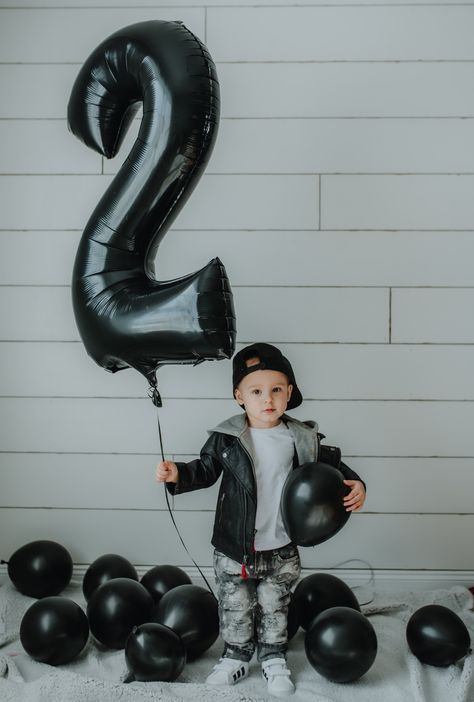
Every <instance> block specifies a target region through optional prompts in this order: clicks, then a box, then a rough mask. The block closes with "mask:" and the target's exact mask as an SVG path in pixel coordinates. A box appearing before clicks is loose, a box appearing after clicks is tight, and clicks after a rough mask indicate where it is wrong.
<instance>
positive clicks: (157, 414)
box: [155, 405, 215, 597]
mask: <svg viewBox="0 0 474 702" xmlns="http://www.w3.org/2000/svg"><path fill="white" fill-rule="evenodd" d="M155 406H156V405H155ZM156 420H157V424H158V437H159V440H160V451H161V458H162V460H163V461H164V460H165V454H164V451H163V437H162V434H161V425H160V415H159V412H158V407H156ZM163 487H164V490H165V498H166V505H167V507H168V512H169V515H170V517H171V521H172V522H173V526H174V528H175V530H176V533H177V534H178V537H179V540H180V541H181V543H182V544H183V547H184V550H185V551H186V553H187V554H188V556H189V558H190V559H191V560H192V562H193V563H194V565H195V566H196V568H197V569H198V571H199V573H200V575H201V577H202V579H203V580H204V582H205V583H206V585H207V587H208V589H209V592H210V593H211V595H214V591H213V589H212V587H211V586H210V585H209V583H208V581H207V578H206V576H205V575H204V573H203V572H202V570H201V569H200V567H199V566H198V564H197V563H196V561H195V560H194V558H193V557H192V556H191V554H190V553H189V551H188V549H187V547H186V544H185V543H184V541H183V538H182V536H181V534H180V533H179V529H178V526H177V524H176V522H175V519H174V516H173V512H172V511H171V507H170V503H169V499H168V490H167V489H166V483H163ZM214 597H215V595H214Z"/></svg>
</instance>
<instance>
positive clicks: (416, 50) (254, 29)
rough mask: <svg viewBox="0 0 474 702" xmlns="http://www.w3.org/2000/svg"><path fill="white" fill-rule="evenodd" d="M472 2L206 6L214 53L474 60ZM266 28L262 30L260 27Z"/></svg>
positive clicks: (245, 57) (232, 57)
mask: <svg viewBox="0 0 474 702" xmlns="http://www.w3.org/2000/svg"><path fill="white" fill-rule="evenodd" d="M473 21H474V8H473V7H470V6H463V7H460V6H454V7H453V6H451V7H450V6H449V5H448V4H446V3H445V4H443V5H440V6H439V7H436V6H430V7H422V6H413V5H407V6H405V7H370V6H363V5H360V6H358V7H347V6H341V5H335V6H331V4H329V5H328V6H326V7H281V8H276V7H272V8H263V7H252V8H241V7H232V8H230V7H225V8H224V7H222V8H212V9H211V8H210V9H209V11H208V19H207V37H208V45H209V47H210V49H211V51H212V52H213V55H214V58H215V60H217V61H397V60H404V61H419V60H471V59H472V58H473V56H474V55H473V48H472V41H471V32H470V27H471V26H472V23H473ZM263 27H264V28H265V31H262V28H263Z"/></svg>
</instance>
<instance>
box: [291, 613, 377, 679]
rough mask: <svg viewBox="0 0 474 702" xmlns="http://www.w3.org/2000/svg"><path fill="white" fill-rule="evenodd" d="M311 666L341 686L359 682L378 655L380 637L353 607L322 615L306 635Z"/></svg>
mask: <svg viewBox="0 0 474 702" xmlns="http://www.w3.org/2000/svg"><path fill="white" fill-rule="evenodd" d="M305 651H306V655H307V657H308V660H309V662H310V663H311V665H312V666H313V668H314V669H315V670H317V672H318V673H320V675H322V676H323V677H325V678H327V679H328V680H332V681H333V682H337V683H346V682H352V681H354V680H358V678H360V677H362V675H364V674H365V673H366V672H367V671H368V670H369V668H370V667H371V666H372V664H373V662H374V660H375V657H376V655H377V636H376V634H375V631H374V628H373V626H372V624H371V623H370V622H369V620H368V619H367V618H366V617H364V615H363V614H361V613H360V612H356V611H355V610H354V609H350V608H349V607H333V608H331V609H326V610H325V611H324V612H322V613H321V614H320V615H319V616H318V617H317V618H316V619H315V620H314V622H313V624H312V626H311V628H310V629H308V631H307V632H306V635H305Z"/></svg>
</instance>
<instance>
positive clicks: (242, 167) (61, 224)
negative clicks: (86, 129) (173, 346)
mask: <svg viewBox="0 0 474 702" xmlns="http://www.w3.org/2000/svg"><path fill="white" fill-rule="evenodd" d="M44 5H45V3H43V2H42V0H21V2H20V1H18V2H17V3H16V4H15V3H12V2H11V0H10V1H8V0H2V1H1V2H0V94H1V95H2V96H3V99H2V101H1V102H0V148H1V159H0V169H1V175H0V184H1V187H0V242H1V250H2V252H3V255H2V256H1V258H0V311H1V319H2V324H1V325H0V368H1V369H2V372H1V379H0V434H1V451H2V453H1V456H0V458H1V461H0V557H3V558H8V556H9V555H10V554H11V553H12V552H13V550H15V549H16V548H17V547H19V546H20V545H22V544H23V543H25V542H27V541H30V540H33V539H35V538H50V539H54V540H58V541H60V542H62V543H64V544H65V545H66V546H67V547H68V548H69V549H70V551H71V553H72V556H73V559H74V561H75V563H76V564H77V565H78V566H79V567H80V566H81V564H82V565H85V564H87V563H90V562H91V561H92V560H93V559H94V558H96V557H97V556H99V555H101V554H102V553H104V552H110V551H114V552H117V553H121V554H122V555H124V556H126V557H128V558H130V559H131V560H132V561H133V562H134V563H136V564H137V565H139V566H145V565H147V564H154V563H160V562H172V563H175V564H178V565H182V566H184V567H187V566H188V564H189V561H188V558H187V556H186V554H185V553H184V551H183V549H182V547H181V546H180V544H179V541H178V538H177V537H176V535H175V533H174V531H173V529H172V527H171V525H170V519H169V515H168V514H167V512H166V504H165V501H164V496H163V492H162V487H161V486H158V485H156V484H155V483H154V477H153V476H154V464H155V462H156V457H157V453H158V440H157V432H156V417H155V412H154V408H153V407H152V405H151V403H150V401H149V400H148V399H147V398H146V388H145V386H144V382H143V380H142V378H141V376H139V375H138V373H136V372H135V371H124V372H121V373H118V374H116V375H110V374H107V373H106V372H105V371H103V370H102V369H101V368H99V367H97V366H95V364H94V363H93V362H92V361H91V360H90V359H89V358H88V357H87V356H86V354H85V351H84V349H83V347H82V344H81V342H80V340H79V337H78V333H77V330H76V328H75V323H74V318H73V314H72V307H71V300H70V289H69V282H70V278H71V271H72V265H73V260H74V255H75V250H76V247H77V243H78V241H79V237H80V233H81V230H82V228H83V226H84V224H85V222H86V221H87V219H88V216H89V214H90V212H91V211H92V209H93V207H94V206H95V204H96V202H97V200H98V199H99V197H100V195H101V194H102V193H103V192H104V190H105V188H106V187H107V186H108V184H109V183H110V182H111V180H112V179H113V177H114V174H115V173H116V172H117V170H118V168H119V166H120V163H121V161H122V160H123V159H124V158H125V156H126V154H127V150H128V149H129V148H130V145H131V143H132V141H133V138H134V136H135V135H136V131H137V127H138V122H136V123H135V124H134V125H133V127H132V130H131V133H130V136H129V138H128V139H127V141H126V142H125V144H124V146H123V149H122V153H121V154H120V155H119V156H118V157H117V159H116V160H115V161H113V162H110V163H109V162H105V160H104V159H101V158H100V157H99V156H98V155H96V154H94V153H92V152H89V151H88V150H87V149H86V147H84V146H83V145H82V144H80V143H79V142H78V141H77V140H76V139H75V138H74V137H72V136H71V135H70V134H69V133H68V131H67V125H66V120H65V113H66V106H67V101H68V97H69V92H70V89H71V87H72V83H73V80H74V78H75V76H76V74H77V72H78V70H79V68H80V65H81V64H82V62H83V61H84V60H85V58H86V57H87V56H88V54H89V53H90V51H91V50H92V49H94V48H95V46H96V45H97V44H98V43H99V42H100V41H101V40H102V39H104V38H105V37H106V36H108V34H110V33H112V32H113V31H115V30H116V29H118V28H120V27H122V26H125V25H127V24H130V23H132V22H135V21H141V20H144V19H153V18H159V19H169V20H172V19H179V20H182V21H184V22H185V23H186V24H187V26H188V27H189V28H190V29H192V30H193V31H194V32H195V33H196V34H197V35H198V36H200V37H201V38H202V39H203V40H204V41H205V42H206V43H207V46H208V48H209V50H210V52H211V55H212V56H213V58H214V60H215V62H216V65H217V71H218V75H219V79H220V84H221V93H222V119H221V125H220V131H219V137H218V141H217V145H216V148H215V151H214V154H213V156H212V159H211V161H210V164H209V167H208V169H207V171H206V174H205V175H204V177H203V178H202V180H201V182H200V184H199V185H198V187H197V189H196V191H195V193H194V195H193V196H192V198H191V200H190V201H189V203H188V205H187V206H186V208H185V209H184V210H183V212H182V213H181V215H180V216H179V219H178V220H177V221H176V224H175V227H174V229H173V231H171V232H169V233H168V235H167V237H166V238H165V241H164V242H163V244H162V246H161V248H160V252H159V256H158V260H157V273H158V277H159V278H161V279H169V278H173V277H175V276H180V275H183V274H185V273H187V272H190V271H192V270H196V269H198V268H199V267H200V266H202V265H204V264H205V263H206V262H207V261H208V260H209V259H210V258H212V257H214V256H216V255H218V256H219V257H220V258H221V259H222V260H223V261H224V263H225V265H226V268H227V271H228V274H229V277H230V280H231V283H232V286H233V291H234V295H235V304H236V312H237V317H238V343H239V344H243V343H248V342H250V341H254V340H267V341H271V342H275V343H278V344H280V345H281V348H282V349H283V351H284V352H285V353H287V354H288V355H289V356H290V358H291V359H292V361H293V363H294V367H295V369H296V373H297V377H298V381H299V384H300V386H301V388H302V390H303V393H304V396H305V398H306V401H305V403H304V405H303V407H301V408H299V409H298V410H297V411H296V412H295V415H296V416H298V417H300V418H314V419H317V421H318V422H319V424H320V428H321V430H322V431H323V432H324V433H325V434H326V435H327V437H328V441H329V442H332V443H335V444H338V445H340V446H341V447H342V449H343V453H344V455H345V457H346V461H347V462H348V463H349V464H350V465H352V466H353V467H354V468H355V469H356V470H358V471H359V472H360V473H361V475H363V476H364V477H365V478H366V480H367V483H368V498H367V502H366V507H365V510H364V512H363V513H360V514H357V515H354V516H353V517H351V520H350V521H349V524H348V526H347V527H346V528H345V529H344V530H343V531H342V532H341V533H340V534H338V535H337V537H335V538H334V539H332V540H331V541H330V542H327V543H326V544H324V545H322V546H321V547H319V548H317V549H302V556H303V563H304V565H305V566H306V567H307V568H320V567H325V568H328V567H331V566H332V565H333V564H335V563H337V562H339V561H342V560H344V559H347V558H362V559H365V560H366V561H368V562H370V563H371V564H372V565H373V567H374V568H376V569H377V571H378V572H379V573H381V574H382V573H383V574H384V576H385V577H390V574H392V577H393V578H397V577H398V578H399V579H400V578H402V579H403V577H411V578H412V579H415V580H416V578H417V577H419V578H421V577H422V571H428V576H426V574H425V579H426V577H428V579H429V578H430V577H431V578H432V580H433V581H434V580H436V578H438V579H439V578H442V577H444V578H445V579H446V581H455V580H458V581H463V582H464V581H465V582H468V581H469V579H470V577H471V575H473V577H474V573H473V570H474V569H473V563H472V557H471V553H472V549H471V538H470V535H471V533H472V529H473V527H474V512H473V507H472V500H471V498H470V495H471V493H472V491H473V488H474V463H473V461H474V438H473V432H472V426H473V423H474V402H473V401H474V375H473V373H472V360H473V351H474V349H473V345H474V323H473V316H472V308H473V303H474V286H473V273H472V261H473V259H474V204H473V203H474V198H473V192H474V148H473V144H474V91H473V90H472V89H471V86H472V85H473V84H474V44H473V42H472V35H473V30H474V5H473V4H472V3H469V2H467V3H466V2H464V3H462V4H461V3H460V4H456V3H450V2H445V3H440V2H438V3H429V2H418V3H413V4H407V3H405V2H393V1H392V2H390V3H389V2H383V1H380V2H370V0H369V1H368V2H364V4H359V3H357V2H350V1H348V0H346V1H345V2H344V3H341V4H337V3H331V4H328V3H324V2H322V1H321V2H318V1H317V0H316V1H311V2H310V1H309V0H302V1H300V2H299V3H298V6H296V5H293V4H292V3H290V2H285V0H272V1H271V2H270V0H268V1H267V0H261V1H258V0H252V1H251V2H250V0H249V1H248V2H240V3H237V4H236V3H232V2H231V1H230V0H229V1H227V0H219V1H217V0H208V1H207V2H206V0H202V2H199V1H198V0H183V1H182V3H180V2H175V3H169V2H168V3H167V4H165V3H163V2H160V1H159V0H156V1H155V2H151V0H149V1H148V2H147V1H146V0H145V1H143V2H140V8H137V9H135V8H134V7H133V3H132V2H131V1H129V2H128V3H127V2H124V0H121V1H120V2H113V0H103V1H102V2H101V3H100V5H101V7H100V8H95V7H94V6H93V3H92V2H88V1H87V0H74V2H72V0H48V3H47V5H48V7H45V6H44ZM230 372H231V369H230V362H229V361H222V362H219V363H207V364H203V365H201V366H198V367H197V368H190V367H181V368H177V367H167V368H164V369H163V370H162V371H160V376H159V380H160V383H161V388H162V392H163V395H164V407H163V409H162V410H161V412H160V417H161V421H162V425H163V435H164V441H165V450H166V453H167V455H170V456H175V457H180V458H182V457H184V458H187V457H192V456H195V455H196V454H197V452H198V451H199V448H200V446H201V445H202V443H203V442H204V440H205V438H206V429H207V428H208V427H211V426H212V425H213V424H214V423H215V422H217V421H218V420H220V419H222V418H224V417H225V416H227V415H229V414H232V413H233V412H234V411H236V410H237V409H238V408H237V406H236V405H235V404H234V403H233V401H232V400H231V399H230V390H231V388H230ZM215 496H216V488H212V489H210V490H208V491H202V492H196V493H194V494H190V495H185V496H182V497H180V498H179V499H178V498H177V499H176V500H175V503H174V509H175V512H176V518H177V521H178V523H179V526H180V529H181V530H182V533H183V537H184V539H185V541H186V543H187V544H188V546H189V548H190V550H191V552H192V554H193V556H194V557H195V559H196V560H197V561H198V563H199V564H201V565H203V566H209V565H210V563H211V547H210V544H209V536H210V529H211V524H212V519H213V507H214V501H215ZM430 574H431V575H430ZM426 582H428V580H426Z"/></svg>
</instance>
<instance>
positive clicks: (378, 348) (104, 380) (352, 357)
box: [0, 341, 474, 400]
mask: <svg viewBox="0 0 474 702" xmlns="http://www.w3.org/2000/svg"><path fill="white" fill-rule="evenodd" d="M242 346H243V345H242V344H240V343H239V344H238V345H237V349H236V350H239V349H240V348H242ZM279 347H280V348H281V350H282V351H283V353H284V354H285V355H286V356H287V357H288V358H290V359H291V362H292V365H293V368H294V369H295V373H296V377H297V379H298V383H299V385H300V387H301V391H302V392H303V395H304V397H305V399H306V400H318V399H319V400H359V399H361V398H364V399H366V400H474V375H473V373H472V372H471V367H472V347H471V346H470V345H449V344H447V345H445V344H440V345H426V344H421V345H412V344H407V345H405V344H403V345H396V344H348V345H347V344H295V343H292V344H279ZM0 367H1V368H3V373H2V374H1V376H0V395H3V396H19V397H22V396H23V397H31V396H37V397H91V398H93V397H128V398H140V397H144V396H145V394H146V383H145V381H144V379H143V377H142V376H141V375H140V373H138V372H137V371H134V370H132V369H125V370H123V371H121V372H120V373H114V374H112V373H108V372H106V371H104V369H103V368H101V367H100V366H99V365H97V364H96V363H95V362H94V361H93V360H92V359H91V358H90V357H89V356H87V353H86V351H85V349H84V346H83V344H82V343H81V342H79V341H78V342H71V343H61V342H59V343H54V342H0ZM231 374H232V368H231V362H230V361H228V360H222V361H219V362H218V363H202V364H200V365H198V366H196V367H194V366H187V365H183V366H174V365H166V366H164V367H163V368H161V369H160V370H159V372H158V383H159V387H160V392H161V394H162V397H163V398H165V400H166V399H168V398H180V397H181V398H208V399H212V398H221V399H228V398H229V397H231V394H232V388H231V380H230V379H231Z"/></svg>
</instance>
